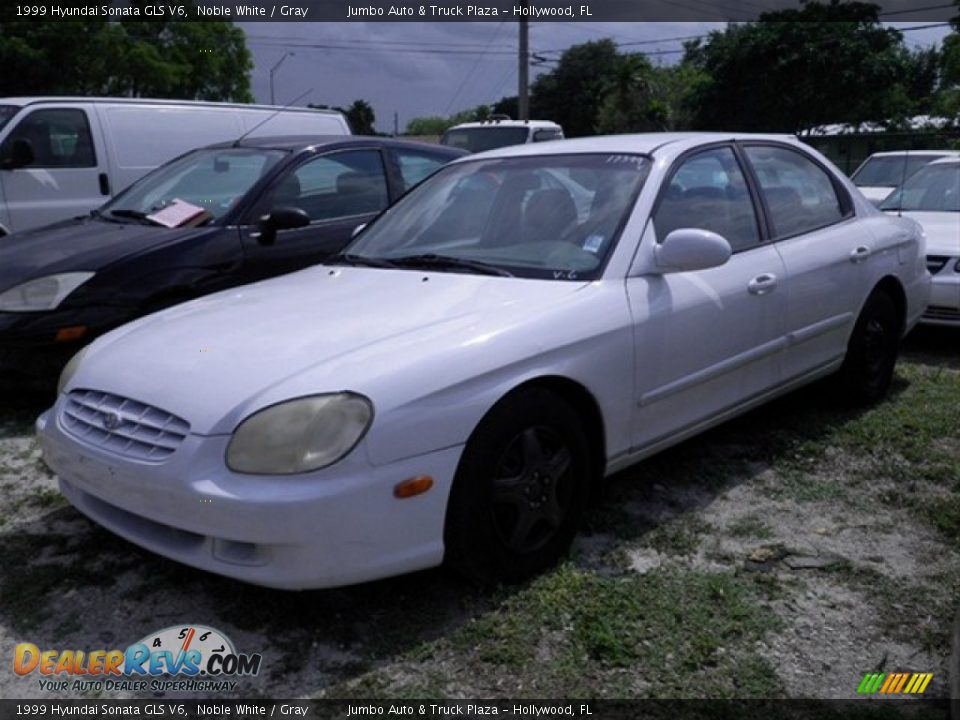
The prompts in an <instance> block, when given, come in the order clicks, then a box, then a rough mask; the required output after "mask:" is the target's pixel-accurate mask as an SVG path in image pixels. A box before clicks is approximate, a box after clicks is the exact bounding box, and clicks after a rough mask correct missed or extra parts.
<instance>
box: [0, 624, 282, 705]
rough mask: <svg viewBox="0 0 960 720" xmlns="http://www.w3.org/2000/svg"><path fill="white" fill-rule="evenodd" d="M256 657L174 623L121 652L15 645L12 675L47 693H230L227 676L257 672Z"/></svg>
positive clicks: (219, 636) (206, 631)
mask: <svg viewBox="0 0 960 720" xmlns="http://www.w3.org/2000/svg"><path fill="white" fill-rule="evenodd" d="M262 659H263V658H262V657H261V655H260V654H259V653H254V654H244V653H238V652H237V651H236V649H235V648H234V646H233V642H231V640H230V639H229V638H228V637H227V636H226V635H224V634H223V633H222V632H220V631H219V630H215V629H214V628H211V627H205V626H203V625H189V626H182V625H177V626H173V627H168V628H165V629H163V630H161V631H160V632H157V633H152V634H150V635H147V636H146V637H144V638H143V639H141V640H139V641H138V642H135V643H133V644H132V645H130V646H129V647H127V649H126V650H119V649H114V650H106V649H102V650H90V651H83V650H41V649H40V648H39V647H38V646H37V645H34V644H33V643H20V644H18V645H17V646H16V648H15V649H14V653H13V671H14V672H15V673H16V674H17V675H20V676H29V675H33V674H36V675H38V676H39V680H38V682H39V684H40V689H41V690H47V691H50V692H63V691H67V690H69V691H71V692H93V691H104V690H105V691H108V692H109V691H135V692H143V691H153V692H155V691H158V690H184V691H189V692H198V691H207V692H209V691H226V690H233V689H234V688H236V686H237V684H238V683H237V681H236V680H234V679H233V678H239V677H249V676H253V675H256V674H257V673H259V672H260V663H261V661H262Z"/></svg>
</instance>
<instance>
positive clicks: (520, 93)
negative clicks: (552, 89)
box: [517, 0, 530, 120]
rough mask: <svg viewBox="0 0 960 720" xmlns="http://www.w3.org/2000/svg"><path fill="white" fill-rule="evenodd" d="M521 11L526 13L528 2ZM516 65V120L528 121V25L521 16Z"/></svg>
mask: <svg viewBox="0 0 960 720" xmlns="http://www.w3.org/2000/svg"><path fill="white" fill-rule="evenodd" d="M522 4H523V11H524V12H526V11H527V9H528V7H529V0H523V3H522ZM518 62H519V64H518V65H517V83H518V87H517V115H518V117H517V119H518V120H529V119H530V98H529V94H530V87H529V75H528V73H529V70H530V25H529V23H528V21H527V16H526V15H522V16H521V20H520V57H519V58H518Z"/></svg>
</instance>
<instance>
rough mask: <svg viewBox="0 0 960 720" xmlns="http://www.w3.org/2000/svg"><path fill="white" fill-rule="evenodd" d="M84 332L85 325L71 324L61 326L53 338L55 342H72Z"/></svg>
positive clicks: (85, 331) (85, 332) (84, 333)
mask: <svg viewBox="0 0 960 720" xmlns="http://www.w3.org/2000/svg"><path fill="white" fill-rule="evenodd" d="M86 334H87V326H86V325H71V326H70V327H62V328H60V329H59V330H57V336H56V338H55V340H56V341H57V342H73V341H74V340H79V339H80V338H82V337H83V336H84V335H86Z"/></svg>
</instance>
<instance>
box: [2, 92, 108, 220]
mask: <svg viewBox="0 0 960 720" xmlns="http://www.w3.org/2000/svg"><path fill="white" fill-rule="evenodd" d="M14 122H15V123H16V124H15V125H14V126H13V127H12V128H11V131H10V133H9V134H8V135H7V137H6V139H5V140H4V142H3V145H2V146H0V161H2V160H6V159H8V158H10V157H11V156H12V153H13V147H14V143H16V142H18V141H19V142H22V143H25V144H27V145H28V146H29V147H30V150H31V153H32V155H33V162H31V163H29V164H28V165H26V166H25V167H21V168H17V169H8V170H0V183H2V188H0V189H2V191H3V197H4V199H5V200H6V204H7V209H8V217H9V223H10V230H11V231H13V232H17V231H23V230H29V229H30V228H34V227H38V226H40V225H46V224H48V223H52V222H56V221H57V220H63V219H65V218H70V217H75V216H77V215H84V214H86V213H88V212H89V211H90V210H92V209H93V208H95V207H98V206H99V205H101V204H103V202H104V201H106V199H107V197H108V195H109V189H108V188H106V187H105V186H104V185H103V183H102V179H101V174H104V177H105V173H106V158H105V157H103V153H102V152H101V153H98V152H97V149H96V147H95V145H94V136H95V135H96V134H97V132H96V131H97V129H96V126H95V123H96V118H95V116H94V115H93V113H92V112H91V111H90V106H89V105H69V106H68V105H63V106H57V105H46V104H44V105H43V106H42V107H37V108H34V109H30V110H28V112H27V113H26V114H25V115H23V116H21V117H20V118H19V119H18V120H16V121H14Z"/></svg>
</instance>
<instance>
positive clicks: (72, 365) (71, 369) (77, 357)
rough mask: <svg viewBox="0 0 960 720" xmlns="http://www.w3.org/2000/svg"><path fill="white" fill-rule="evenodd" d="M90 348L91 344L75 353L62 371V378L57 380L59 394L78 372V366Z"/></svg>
mask: <svg viewBox="0 0 960 720" xmlns="http://www.w3.org/2000/svg"><path fill="white" fill-rule="evenodd" d="M89 349H90V346H89V345H88V346H87V347H85V348H83V349H81V350H80V352H78V353H75V354H74V356H73V357H72V358H70V362H68V363H67V364H66V365H65V366H64V368H63V371H62V372H61V373H60V379H59V380H58V381H57V395H59V394H60V393H62V392H63V389H64V388H65V387H66V386H67V383H69V382H70V379H71V378H72V377H73V376H74V374H75V373H76V372H77V368H78V367H80V362H81V361H82V360H83V356H84V355H85V354H86V352H87V350H89Z"/></svg>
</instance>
